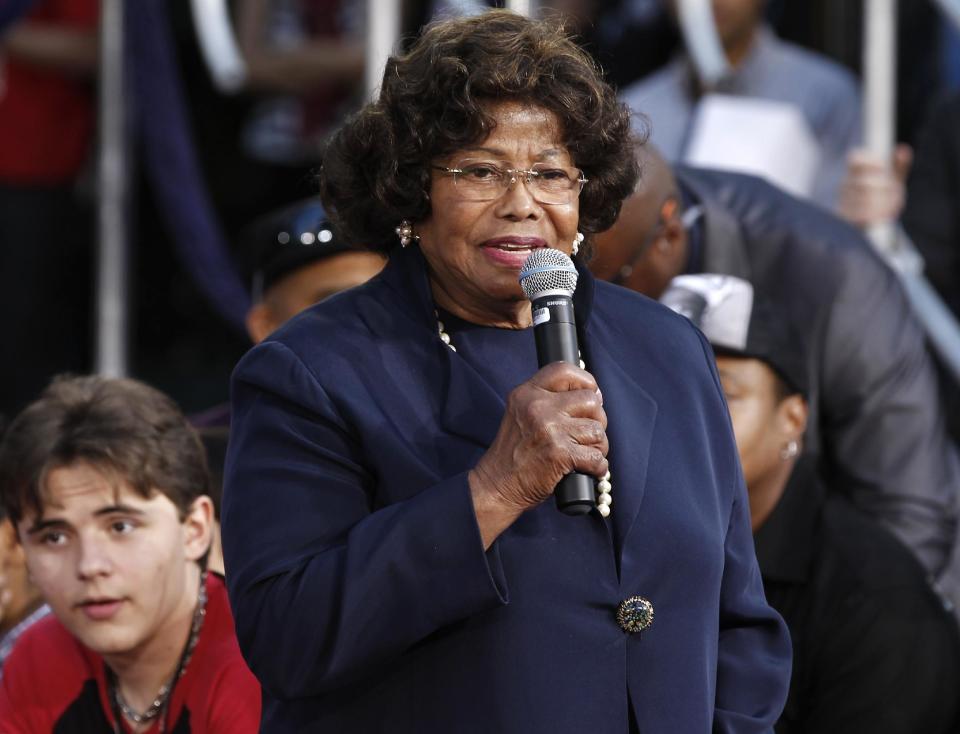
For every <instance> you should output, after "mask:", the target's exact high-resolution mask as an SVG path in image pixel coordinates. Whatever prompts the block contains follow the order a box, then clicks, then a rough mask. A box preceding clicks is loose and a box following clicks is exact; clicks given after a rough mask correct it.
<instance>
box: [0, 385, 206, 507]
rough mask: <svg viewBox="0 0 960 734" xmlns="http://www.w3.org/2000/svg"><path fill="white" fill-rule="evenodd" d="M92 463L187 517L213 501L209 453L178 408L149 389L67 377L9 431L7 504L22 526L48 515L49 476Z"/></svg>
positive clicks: (2, 460) (2, 452) (3, 471)
mask: <svg viewBox="0 0 960 734" xmlns="http://www.w3.org/2000/svg"><path fill="white" fill-rule="evenodd" d="M76 463H86V464H89V465H90V466H92V467H94V468H95V469H97V470H98V471H100V472H103V473H104V474H106V475H107V476H110V477H112V478H115V479H118V480H122V481H123V482H126V483H128V484H129V485H130V486H131V487H132V488H133V489H134V490H135V491H136V492H138V493H139V494H140V495H142V496H143V497H150V496H151V495H153V493H154V492H160V493H162V494H164V495H166V496H167V497H168V498H169V499H170V501H171V502H173V504H174V505H176V507H177V509H178V510H179V512H180V515H181V517H185V516H186V513H187V511H188V510H189V508H190V506H191V504H192V503H193V501H194V500H195V499H196V498H197V497H199V496H201V495H204V494H206V493H207V489H208V484H209V478H208V474H207V464H206V459H205V456H204V450H203V446H202V445H201V443H200V439H199V438H198V437H197V434H196V433H195V431H194V430H193V428H191V427H190V425H189V423H188V422H187V419H186V418H185V417H184V415H183V413H182V412H181V411H180V409H179V408H178V407H177V406H176V404H175V403H174V402H173V401H172V400H171V399H170V398H168V397H167V396H166V395H164V394H163V393H161V392H160V391H159V390H155V389H154V388H152V387H149V386H148V385H145V384H143V383H142V382H137V381H136V380H129V379H115V378H106V377H97V376H93V377H72V376H63V377H58V378H56V379H54V381H53V382H52V383H51V384H50V385H49V386H48V387H47V389H46V390H44V392H43V393H42V394H41V396H40V398H39V399H38V400H36V401H34V402H33V403H31V404H30V405H29V406H27V407H26V408H25V409H24V410H23V411H22V412H21V413H20V414H19V415H18V416H17V417H16V418H15V419H14V420H13V422H12V423H11V424H10V425H9V426H8V428H7V431H6V435H5V436H4V437H3V441H2V443H0V504H2V506H3V508H4V509H5V510H6V512H7V513H8V514H9V516H10V518H11V520H13V522H14V523H18V522H19V521H20V520H21V519H22V518H23V516H24V513H25V512H28V511H30V512H34V513H36V514H38V515H40V514H42V512H43V505H44V500H43V494H44V485H45V482H46V477H47V475H48V474H49V472H51V471H53V470H55V469H58V468H61V467H66V466H70V465H72V464H76Z"/></svg>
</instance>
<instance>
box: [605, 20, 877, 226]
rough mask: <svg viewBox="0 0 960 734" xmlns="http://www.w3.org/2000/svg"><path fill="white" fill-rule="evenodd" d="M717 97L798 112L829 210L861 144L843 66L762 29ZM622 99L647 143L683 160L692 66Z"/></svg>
mask: <svg viewBox="0 0 960 734" xmlns="http://www.w3.org/2000/svg"><path fill="white" fill-rule="evenodd" d="M712 91H714V92H717V93H719V94H729V95H737V96H744V97H757V98H760V99H767V100H771V101H775V102H785V103H792V104H794V105H796V106H797V107H799V108H800V110H802V111H803V114H804V116H805V117H806V119H807V121H808V122H809V124H810V129H811V130H812V132H813V135H814V137H815V138H816V139H817V142H818V143H819V144H820V149H821V165H820V170H819V172H818V174H817V176H816V184H815V186H814V191H813V197H812V198H813V199H814V200H815V201H817V202H819V203H820V204H822V205H824V206H826V207H828V208H831V209H832V208H834V207H835V205H836V202H837V195H838V190H839V186H840V183H841V181H842V180H843V176H844V173H845V171H846V154H847V151H849V150H850V148H852V147H853V146H855V145H857V144H858V143H859V142H860V138H861V110H860V92H859V89H858V86H857V82H856V80H855V79H854V77H853V75H852V74H851V73H850V72H849V71H847V70H846V69H844V68H843V67H841V66H840V65H838V64H836V63H834V62H832V61H830V60H828V59H826V58H823V57H822V56H818V55H817V54H814V53H811V52H810V51H807V50H806V49H803V48H800V47H799V46H795V45H794V44H791V43H786V42H784V41H781V40H780V39H779V38H777V37H776V36H775V35H774V34H773V32H772V31H771V30H770V29H769V28H766V27H762V28H760V29H759V30H758V32H757V37H756V40H755V41H754V44H753V47H752V48H751V49H750V52H749V53H748V54H747V56H746V57H745V58H744V59H743V61H742V62H741V64H740V65H739V66H738V67H737V68H736V69H735V70H734V72H733V74H732V75H731V76H729V77H727V78H726V79H723V80H722V81H720V82H719V83H718V84H717V86H716V87H715V88H714V89H713V90H712ZM620 96H621V98H622V99H623V101H624V102H626V103H627V104H628V105H629V106H630V108H631V109H632V110H633V111H634V112H635V113H638V115H637V116H636V117H635V123H634V124H635V126H636V127H637V128H638V129H639V128H641V127H642V126H643V124H644V123H643V118H646V119H647V120H649V122H650V124H651V128H652V129H651V130H650V133H651V138H650V139H651V141H652V142H653V144H654V145H655V146H656V147H657V148H658V149H659V150H660V152H661V153H662V154H663V155H664V156H665V157H666V158H667V159H668V160H670V161H681V160H682V159H683V155H684V152H685V147H686V144H687V141H688V137H689V135H690V128H691V123H692V121H693V118H694V112H695V110H696V105H697V99H698V97H699V91H698V84H697V79H696V74H695V72H694V69H693V66H692V64H691V62H690V61H689V59H688V58H687V57H686V56H679V57H677V58H675V59H674V60H673V61H671V62H670V63H669V64H667V65H666V66H665V67H664V68H662V69H660V70H659V71H656V72H654V73H653V74H651V75H649V76H647V77H645V78H644V79H641V80H640V81H638V82H635V83H634V84H631V85H630V86H628V87H627V88H625V89H624V90H623V91H622V92H621V95H620Z"/></svg>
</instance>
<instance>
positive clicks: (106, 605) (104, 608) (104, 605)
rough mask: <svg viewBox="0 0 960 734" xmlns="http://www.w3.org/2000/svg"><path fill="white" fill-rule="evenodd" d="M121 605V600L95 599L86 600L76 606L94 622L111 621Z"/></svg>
mask: <svg viewBox="0 0 960 734" xmlns="http://www.w3.org/2000/svg"><path fill="white" fill-rule="evenodd" d="M122 605H123V599H111V598H96V599H86V600H84V601H82V602H80V603H79V604H78V605H77V606H78V607H79V608H80V610H81V611H82V612H83V613H84V614H86V615H87V617H88V618H90V619H92V620H93V621H95V622H102V621H105V620H108V619H111V618H112V617H113V616H114V615H115V614H116V613H117V612H118V611H120V607H121V606H122Z"/></svg>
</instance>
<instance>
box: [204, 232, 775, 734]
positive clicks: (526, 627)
mask: <svg viewBox="0 0 960 734" xmlns="http://www.w3.org/2000/svg"><path fill="white" fill-rule="evenodd" d="M575 300H576V306H577V313H578V320H579V324H580V328H581V349H582V350H583V352H584V356H585V358H586V359H587V361H588V364H589V365H590V368H591V370H592V372H593V374H594V375H595V377H596V378H597V381H598V383H599V384H600V386H601V388H602V390H603V393H604V405H605V408H606V410H607V414H608V417H609V428H608V434H609V438H610V444H611V449H610V460H611V472H612V474H613V484H614V489H613V496H614V502H613V513H612V515H611V516H610V518H609V519H606V520H605V519H604V518H602V517H601V516H600V515H599V513H597V512H592V513H590V514H589V515H587V516H583V517H567V516H564V515H562V514H561V513H559V512H558V511H557V510H556V509H555V508H554V505H553V503H552V502H547V503H544V504H543V505H541V506H539V507H538V508H535V509H533V510H530V511H528V512H527V513H525V514H524V515H523V516H521V517H520V518H519V519H518V520H517V521H516V522H515V523H514V525H513V526H511V527H510V528H509V529H508V530H507V531H506V532H504V533H503V534H502V535H501V536H500V537H499V538H498V539H497V540H496V541H495V542H494V544H493V545H492V546H491V548H490V549H489V550H488V551H487V552H484V550H483V546H482V542H481V539H480V533H479V529H478V526H477V522H476V517H475V515H474V512H473V506H472V503H471V499H470V491H469V487H468V484H467V472H468V471H469V469H470V468H471V467H473V466H474V465H475V464H476V462H477V460H478V459H479V458H480V456H481V455H482V454H483V453H484V451H485V450H486V449H487V447H488V446H489V445H490V443H491V441H492V439H493V437H494V435H495V434H496V432H497V429H498V427H499V424H500V420H501V417H502V415H503V411H504V405H503V402H502V400H501V399H500V397H499V396H498V395H497V393H495V392H494V390H493V389H492V388H491V387H490V386H489V385H488V384H487V383H486V382H485V381H484V380H483V379H482V378H481V377H480V375H479V374H477V373H476V372H475V371H474V370H473V369H472V368H471V367H470V366H469V365H468V364H467V363H466V362H465V361H464V360H462V359H461V358H460V357H458V355H457V354H455V353H453V352H451V351H450V350H449V349H448V348H447V347H446V346H444V345H443V344H442V343H441V341H440V340H439V338H438V335H437V330H436V319H435V316H434V307H433V302H432V299H431V294H430V288H429V283H428V280H427V276H426V268H425V263H424V261H423V258H422V255H421V254H420V252H419V250H418V249H417V248H416V247H413V248H409V249H407V250H404V251H401V252H398V253H395V254H394V255H393V257H392V258H391V261H390V263H389V265H388V266H387V268H386V269H385V270H384V271H383V273H382V274H381V275H380V276H378V277H377V278H375V279H374V280H372V281H370V282H369V283H367V284H366V285H364V286H361V287H359V288H356V289H353V290H351V291H348V292H346V293H344V294H341V295H340V296H337V297H334V298H332V299H330V300H327V301H324V302H323V303H321V304H318V305H317V306H315V307H313V308H311V309H309V310H308V311H306V312H305V313H304V314H302V315H301V316H299V317H297V318H296V319H294V320H293V321H292V322H290V323H289V324H287V325H286V326H285V327H283V328H282V329H280V330H279V331H278V332H277V333H276V334H275V335H274V336H272V337H271V338H270V339H268V340H267V341H266V342H264V343H262V344H260V345H259V346H257V347H255V348H254V349H252V350H251V351H250V352H249V353H248V354H247V355H246V356H245V357H244V358H243V360H242V361H241V362H240V364H239V365H238V367H237V369H236V372H235V373H234V378H233V397H232V399H233V425H232V436H231V441H230V448H229V454H228V458H227V467H226V477H225V489H224V500H223V515H222V520H223V539H224V552H225V558H226V567H227V579H228V585H229V591H230V598H231V602H232V604H233V611H234V616H235V619H236V625H237V634H238V637H239V641H240V646H241V649H242V650H243V653H244V655H245V657H246V659H247V662H248V663H249V665H250V668H251V669H252V670H253V672H254V673H255V674H256V675H257V677H258V678H259V679H260V682H261V683H262V685H263V690H264V694H263V695H264V719H263V727H262V731H263V732H267V733H269V734H273V733H276V732H331V733H336V734H340V733H347V732H361V733H364V734H367V733H369V732H381V731H383V732H391V734H393V733H397V732H401V733H402V732H410V733H411V734H430V733H432V732H436V733H437V734H440V733H442V734H450V732H458V733H459V732H465V733H471V732H476V733H477V734H491V733H492V732H497V733H498V734H510V733H512V732H518V733H519V732H523V733H524V734H529V732H552V733H556V734H564V733H566V732H569V733H570V734H574V733H576V734H582V733H583V732H588V731H591V732H594V731H595V732H603V733H604V734H625V733H626V732H627V727H628V706H632V708H633V710H634V713H635V716H636V720H637V723H638V725H639V730H640V731H641V732H645V733H648V734H701V733H702V734H706V733H707V732H711V731H712V732H737V733H742V734H748V733H750V734H753V733H754V732H770V731H772V725H773V723H774V722H775V721H776V719H777V716H778V715H779V713H780V710H781V708H782V706H783V703H784V700H785V698H786V692H787V687H788V680H789V675H790V643H789V638H788V633H787V631H786V628H785V626H784V624H783V622H782V620H781V619H780V617H779V616H778V615H777V614H776V612H774V611H773V610H772V609H771V608H770V607H769V606H768V605H767V603H766V600H765V598H764V594H763V587H762V583H761V580H760V574H759V572H758V569H757V562H756V558H755V555H754V549H753V540H752V537H751V534H750V524H749V508H748V506H747V500H746V492H745V489H744V487H743V480H742V478H741V474H740V468H739V462H738V460H737V455H736V449H735V446H734V442H733V436H732V431H731V428H730V424H729V419H728V417H727V412H726V407H725V404H724V400H723V396H722V394H721V391H720V385H719V381H718V379H717V376H716V371H715V369H714V367H713V360H712V352H711V351H710V348H709V346H708V345H707V343H706V342H705V340H704V339H703V337H702V335H700V333H699V332H698V331H697V330H696V329H694V328H693V327H692V326H691V325H690V324H689V322H687V321H686V319H683V318H682V317H679V316H676V315H675V314H673V313H672V312H670V311H669V310H668V309H666V308H664V307H662V306H660V305H659V304H656V303H654V302H652V301H649V300H647V299H645V298H643V297H642V296H639V295H637V294H635V293H631V292H629V291H627V290H625V289H621V288H617V287H615V286H611V285H608V284H606V283H594V281H593V279H592V278H591V277H590V276H589V274H588V273H586V272H581V282H580V287H579V288H578V290H577V294H576V299H575ZM531 338H533V337H532V335H531ZM633 595H642V596H644V597H646V598H647V599H649V600H650V601H651V602H652V603H653V605H654V608H655V619H654V622H653V624H652V626H651V627H650V628H648V629H647V630H645V631H643V632H640V633H636V634H632V635H631V634H628V633H626V632H624V631H623V630H622V629H621V628H620V627H619V626H618V624H617V621H616V617H615V612H616V610H617V607H618V605H619V603H620V602H621V600H623V599H625V598H627V597H630V596H633Z"/></svg>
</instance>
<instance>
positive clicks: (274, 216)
mask: <svg viewBox="0 0 960 734" xmlns="http://www.w3.org/2000/svg"><path fill="white" fill-rule="evenodd" d="M239 249H240V255H239V259H240V261H241V270H242V271H243V273H244V277H245V279H246V280H247V282H248V284H249V286H250V296H251V300H252V302H253V305H252V306H251V307H250V310H249V311H248V312H247V316H246V326H247V335H248V336H249V337H250V341H251V342H252V343H253V344H259V343H260V342H261V341H263V340H264V339H266V338H267V336H269V335H270V334H271V333H272V332H274V331H276V330H277V329H278V328H280V327H281V326H282V325H283V324H285V323H286V322H287V321H288V320H289V319H291V318H293V317H294V316H296V315H297V314H298V313H300V312H301V311H303V310H304V309H306V308H309V307H310V306H312V305H313V304H315V303H319V302H320V301H322V300H324V299H325V298H329V297H330V296H332V295H335V294H337V293H340V292H341V291H345V290H347V289H348V288H353V287H354V286H358V285H360V284H361V283H365V282H366V281H367V280H369V279H370V278H372V277H373V276H374V275H376V274H377V273H379V272H380V271H381V270H382V269H383V266H384V264H385V263H386V259H385V258H384V257H383V255H381V254H380V253H376V252H371V251H369V250H364V249H362V248H361V247H359V246H355V245H353V244H351V243H349V242H347V240H346V239H345V238H344V237H343V236H342V235H340V234H338V233H336V232H335V230H334V228H333V225H332V224H331V222H330V220H329V219H328V217H327V214H326V212H325V211H324V209H323V205H322V204H321V203H320V200H319V199H318V198H316V197H312V198H310V199H304V200H302V201H298V202H296V203H294V204H290V205H288V206H285V207H283V208H281V209H278V210H277V211H274V212H271V213H269V214H267V215H265V216H263V217H260V218H259V219H257V220H256V221H254V222H252V223H251V224H250V225H249V226H248V227H247V228H246V229H245V230H244V231H243V232H242V233H241V235H240V238H239ZM190 422H191V423H192V424H193V425H194V426H196V427H198V428H215V427H229V425H230V404H229V403H223V404H221V405H217V406H214V407H213V408H210V409H208V410H205V411H203V412H201V413H196V414H194V415H192V416H191V417H190ZM221 462H222V459H221Z"/></svg>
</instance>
